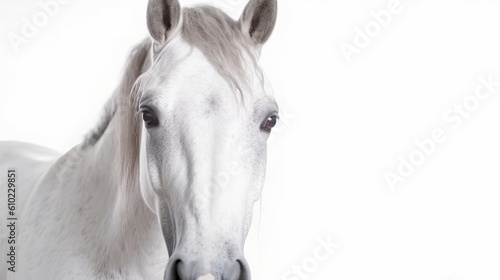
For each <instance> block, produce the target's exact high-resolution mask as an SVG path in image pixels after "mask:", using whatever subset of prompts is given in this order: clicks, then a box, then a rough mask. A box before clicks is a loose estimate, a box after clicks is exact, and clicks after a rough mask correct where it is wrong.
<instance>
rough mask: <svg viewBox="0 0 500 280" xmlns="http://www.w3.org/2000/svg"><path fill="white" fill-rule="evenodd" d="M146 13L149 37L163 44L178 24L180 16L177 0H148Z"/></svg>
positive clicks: (179, 6)
mask: <svg viewBox="0 0 500 280" xmlns="http://www.w3.org/2000/svg"><path fill="white" fill-rule="evenodd" d="M147 13H148V14H147V22H148V29H149V33H150V34H151V37H153V39H155V41H156V42H157V43H159V44H160V45H163V44H164V43H165V42H167V40H168V39H169V36H171V34H172V32H173V31H174V30H175V28H176V27H177V25H178V24H179V21H180V17H181V5H180V3H179V0H149V3H148V12H147Z"/></svg>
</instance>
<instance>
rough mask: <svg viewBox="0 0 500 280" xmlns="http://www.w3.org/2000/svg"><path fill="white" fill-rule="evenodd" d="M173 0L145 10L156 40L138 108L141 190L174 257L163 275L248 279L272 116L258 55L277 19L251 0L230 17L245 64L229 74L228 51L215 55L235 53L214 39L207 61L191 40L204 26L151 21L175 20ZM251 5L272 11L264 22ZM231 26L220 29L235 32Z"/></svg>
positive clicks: (199, 14)
mask: <svg viewBox="0 0 500 280" xmlns="http://www.w3.org/2000/svg"><path fill="white" fill-rule="evenodd" d="M262 2H264V3H262ZM269 3H274V4H271V6H270V7H268V6H269V5H270V4H269ZM177 4H178V3H177V2H176V1H160V0H158V1H150V7H151V6H152V5H153V6H154V7H156V8H163V9H164V13H160V14H158V15H156V12H157V10H155V9H152V8H151V9H150V13H149V14H148V22H149V25H150V26H149V27H150V32H151V35H152V37H153V38H154V39H155V43H154V51H153V63H152V67H151V69H150V70H149V71H147V72H146V73H145V76H144V77H143V79H142V82H141V91H140V93H141V98H140V102H139V108H138V110H139V111H140V113H141V115H142V118H143V123H144V125H143V128H142V136H141V158H140V173H141V174H140V178H141V180H140V181H141V192H142V194H143V197H144V200H145V202H146V203H147V204H148V206H149V207H150V208H151V210H153V211H154V212H155V213H157V215H158V217H159V221H160V224H161V226H162V230H163V235H164V237H165V241H166V244H167V247H168V250H169V253H170V261H169V263H168V266H167V270H166V272H165V279H168V280H173V279H189V280H191V279H250V273H249V269H248V267H247V264H246V261H245V259H244V257H243V246H244V242H245V239H246V235H247V233H248V231H249V227H250V222H251V218H252V212H253V204H254V202H255V201H256V200H258V199H259V197H260V195H261V191H262V187H263V183H264V176H265V166H266V141H267V138H268V137H269V134H270V133H271V130H272V128H273V127H274V125H275V124H276V121H277V118H278V108H277V105H276V102H275V101H274V98H273V97H272V89H271V88H270V86H269V83H268V81H267V79H266V78H265V76H264V74H263V73H262V71H261V69H260V67H259V65H258V63H257V62H256V59H257V56H258V53H259V52H260V46H261V45H262V43H264V41H265V40H267V38H268V37H269V34H270V32H271V30H272V26H273V25H274V19H275V8H276V5H275V4H276V3H275V2H273V1H251V2H250V3H249V5H248V6H247V8H246V9H245V12H244V14H243V16H242V18H241V19H240V21H239V22H234V24H237V26H238V27H241V29H240V30H238V32H242V33H241V34H240V35H241V36H242V37H241V38H243V39H244V40H246V41H242V42H244V43H246V44H248V45H249V46H248V48H247V49H246V51H242V52H237V55H239V56H240V57H239V58H240V60H241V61H240V62H241V68H240V69H235V70H241V73H242V75H234V76H231V75H232V74H231V72H227V71H225V70H227V68H229V69H231V67H233V68H234V65H232V64H231V62H234V61H232V60H231V57H230V54H228V56H229V58H227V57H224V55H220V53H222V54H224V51H228V52H231V53H232V54H234V52H232V51H235V50H234V49H225V48H226V47H228V46H227V45H217V44H215V45H214V46H213V48H214V49H215V52H217V51H219V52H220V53H219V56H217V53H215V54H214V58H213V59H212V60H211V57H210V56H209V55H210V53H211V52H212V51H214V50H213V49H206V48H205V49H203V48H204V46H203V44H204V43H206V41H203V42H201V43H200V44H201V45H196V42H195V44H193V41H192V40H193V37H194V38H195V39H196V35H199V36H202V37H203V35H207V34H206V32H208V33H210V30H205V31H201V33H200V32H198V31H196V32H198V33H196V34H195V35H193V34H191V35H186V34H184V33H188V32H190V31H189V30H183V29H182V28H181V27H180V25H179V24H177V23H173V24H167V25H165V26H163V28H162V27H161V26H160V27H158V26H156V25H155V22H156V23H158V22H160V23H161V24H163V22H164V19H165V14H168V13H171V14H170V16H169V17H168V18H169V19H174V21H175V19H176V18H179V16H178V15H176V11H177V10H178V7H177V6H176V5H177ZM151 11H153V12H151ZM256 11H259V12H261V13H264V14H265V15H267V16H269V14H270V15H274V16H271V18H269V19H264V18H265V17H263V16H265V15H257V14H256ZM179 13H180V12H179ZM183 15H184V20H185V21H196V20H201V21H203V17H205V21H208V22H210V21H211V20H214V19H216V21H214V22H220V21H221V20H223V18H217V17H219V16H220V14H217V13H216V12H215V10H212V9H205V10H203V9H199V8H198V10H192V11H191V14H188V12H185V13H184V14H183ZM155 16H161V17H163V18H162V20H159V19H155V18H154V17H155ZM255 17H257V18H258V19H255ZM262 21H264V22H262ZM269 21H271V22H269ZM194 23H195V24H196V22H194ZM227 24H231V22H230V21H228V23H227ZM187 25H188V23H185V24H184V29H189V26H187ZM152 26H153V27H152ZM270 26H271V28H270ZM222 27H223V26H221V28H222ZM226 28H227V26H226ZM229 29H230V30H225V32H229V33H228V34H233V35H234V33H231V32H234V31H235V29H234V28H231V27H229ZM191 32H192V31H191ZM204 32H205V33H204ZM221 32H224V30H222V31H221ZM208 35H209V34H208ZM226 35H227V34H226ZM190 36H191V37H190ZM214 36H215V35H214ZM241 38H240V39H241ZM245 38H246V39H245ZM212 39H214V38H212ZM226 39H227V38H226ZM207 40H208V41H210V39H207ZM215 40H217V38H215ZM220 40H225V37H221V38H220ZM214 42H217V41H214ZM228 44H229V43H228ZM236 45H237V44H236ZM217 48H219V49H217ZM214 59H215V62H214Z"/></svg>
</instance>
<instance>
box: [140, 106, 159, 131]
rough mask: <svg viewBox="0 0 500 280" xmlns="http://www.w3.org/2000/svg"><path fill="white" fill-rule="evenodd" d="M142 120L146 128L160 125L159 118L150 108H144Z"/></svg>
mask: <svg viewBox="0 0 500 280" xmlns="http://www.w3.org/2000/svg"><path fill="white" fill-rule="evenodd" d="M141 112H142V120H143V121H144V124H145V125H146V127H153V126H156V125H158V123H159V122H158V118H157V117H156V115H155V114H154V113H153V112H152V111H151V109H149V108H142V109H141Z"/></svg>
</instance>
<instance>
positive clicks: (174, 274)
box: [164, 259, 185, 280]
mask: <svg viewBox="0 0 500 280" xmlns="http://www.w3.org/2000/svg"><path fill="white" fill-rule="evenodd" d="M181 264H182V261H181V260H180V259H177V260H172V261H171V262H169V264H168V265H167V269H166V270H165V277H164V279H165V280H182V279H185V278H182V277H183V276H182V275H181V274H179V272H180V271H179V266H180V265H181Z"/></svg>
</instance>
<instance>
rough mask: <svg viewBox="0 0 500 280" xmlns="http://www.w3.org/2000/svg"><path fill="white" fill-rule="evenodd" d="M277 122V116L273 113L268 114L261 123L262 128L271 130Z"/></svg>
mask: <svg viewBox="0 0 500 280" xmlns="http://www.w3.org/2000/svg"><path fill="white" fill-rule="evenodd" d="M277 122H278V116H275V115H272V116H269V117H268V118H267V119H266V120H265V121H264V123H263V124H262V129H264V130H265V131H268V132H271V130H272V129H273V128H274V127H275V126H276V123H277Z"/></svg>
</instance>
